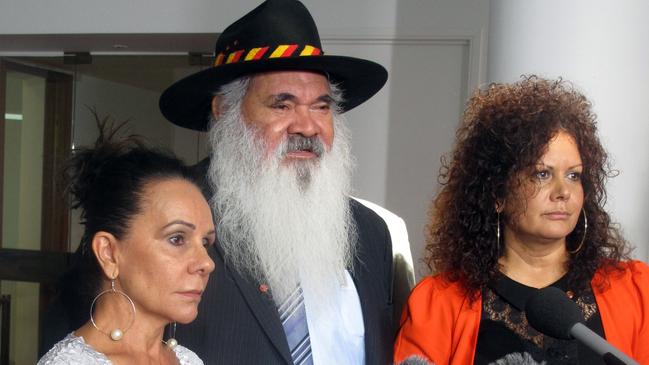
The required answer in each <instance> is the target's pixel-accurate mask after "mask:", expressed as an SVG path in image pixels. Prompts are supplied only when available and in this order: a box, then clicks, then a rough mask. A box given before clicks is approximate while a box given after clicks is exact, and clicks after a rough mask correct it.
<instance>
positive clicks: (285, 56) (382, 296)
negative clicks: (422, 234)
mask: <svg viewBox="0 0 649 365" xmlns="http://www.w3.org/2000/svg"><path fill="white" fill-rule="evenodd" d="M215 55H216V61H215V66H214V67H213V68H210V69H208V70H204V71H201V72H199V73H197V74H194V75H191V76H189V77H187V78H185V79H183V80H181V81H179V82H177V83H176V84H174V85H172V86H171V87H170V88H169V89H167V90H166V91H165V92H164V93H163V95H162V97H161V99H160V107H161V110H162V112H163V114H164V115H165V117H166V118H167V119H169V120H170V121H172V122H173V123H175V124H177V125H180V126H184V127H188V128H192V129H197V130H205V129H208V127H209V138H210V142H211V147H212V156H211V159H210V160H209V161H205V162H203V163H201V164H200V165H199V168H198V170H197V171H199V173H198V174H199V176H204V177H206V178H207V181H206V184H205V185H206V186H207V187H208V189H207V191H206V193H207V195H208V196H209V197H211V204H212V208H213V210H214V212H215V218H216V224H217V235H218V243H217V245H216V246H215V249H214V250H213V251H212V252H211V255H212V257H213V259H214V261H215V262H216V270H215V272H214V273H213V275H212V277H211V279H210V281H209V284H208V287H207V289H206V291H205V293H204V294H203V299H202V301H201V303H200V307H199V315H198V318H197V319H196V320H195V321H194V322H193V323H191V324H189V325H187V326H178V329H177V334H176V338H177V340H178V341H179V342H180V343H181V344H183V345H184V346H186V347H188V348H190V349H192V350H194V351H196V352H197V354H198V355H199V356H200V357H201V358H202V359H203V360H204V361H205V363H207V364H364V363H367V364H386V363H389V362H390V361H391V357H392V356H391V352H392V341H393V339H394V334H395V332H394V328H393V323H392V314H393V313H392V310H393V309H392V292H393V288H392V284H393V278H392V248H391V240H390V232H389V231H388V229H387V227H386V225H385V223H384V221H383V220H382V219H381V218H380V217H379V216H377V215H376V214H375V213H374V212H373V211H372V210H370V209H368V208H366V207H365V206H364V205H362V204H360V203H358V202H357V201H355V200H353V199H350V197H349V194H350V189H351V169H352V165H353V163H352V157H351V154H350V135H349V131H348V129H347V127H346V125H345V122H344V120H343V117H342V115H341V114H342V113H343V112H345V111H347V110H350V109H351V108H353V107H355V106H357V105H359V104H361V103H362V102H364V101H365V100H367V99H368V98H370V97H371V96H372V95H374V94H375V93H376V92H377V91H378V90H379V89H380V88H381V87H382V86H383V85H384V83H385V81H386V80H387V72H386V70H385V69H384V68H383V67H382V66H380V65H378V64H376V63H374V62H371V61H367V60H361V59H356V58H351V57H344V56H324V55H323V52H322V47H321V45H320V39H319V36H318V33H317V29H316V27H315V24H314V22H313V19H312V18H311V15H310V14H309V12H308V11H307V9H306V8H305V7H304V5H302V4H301V3H300V2H298V1H294V0H268V1H266V2H264V3H263V4H261V5H260V6H259V7H257V8H256V9H254V10H252V11H251V12H250V13H248V14H246V15H245V16H244V17H243V18H241V19H239V20H238V21H236V22H235V23H234V24H232V25H231V26H229V27H228V28H227V29H226V30H225V31H224V32H223V33H222V35H221V36H220V37H219V39H218V41H217V43H216V51H215ZM208 165H209V167H208Z"/></svg>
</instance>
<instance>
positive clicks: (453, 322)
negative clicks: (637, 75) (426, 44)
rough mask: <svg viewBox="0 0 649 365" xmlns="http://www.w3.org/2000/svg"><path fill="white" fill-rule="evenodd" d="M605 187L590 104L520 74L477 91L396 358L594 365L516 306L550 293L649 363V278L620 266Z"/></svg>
mask: <svg viewBox="0 0 649 365" xmlns="http://www.w3.org/2000/svg"><path fill="white" fill-rule="evenodd" d="M613 175H614V174H613V171H612V170H611V169H610V167H609V164H608V160H607V154H606V151H605V150H604V148H603V147H602V145H601V143H600V141H599V138H598V136H597V127H596V118H595V115H594V114H593V112H592V110H591V104H590V103H589V102H588V100H587V99H586V98H585V97H584V96H583V95H582V94H580V93H579V92H578V91H576V90H575V89H574V88H573V87H572V86H571V85H570V84H569V83H567V82H565V81H562V80H557V81H553V80H545V79H541V78H538V77H535V76H530V77H524V78H523V79H522V80H521V81H519V82H517V83H514V84H492V85H489V86H488V87H487V88H485V89H483V90H478V91H476V93H475V94H474V96H473V97H472V98H471V99H470V101H469V102H468V106H467V108H466V111H465V114H464V120H463V122H462V124H461V125H460V127H459V130H458V131H457V139H456V146H455V150H454V151H453V153H452V156H451V159H450V162H449V163H444V164H443V167H442V170H441V174H440V182H441V184H442V188H441V191H440V193H439V195H438V196H437V198H436V199H435V200H434V201H433V204H432V206H431V209H430V213H429V215H430V223H429V225H428V227H427V241H428V244H427V247H426V249H427V251H428V257H427V264H428V266H429V267H430V269H431V270H432V271H433V276H430V277H427V278H426V279H424V280H423V281H422V282H421V283H420V284H419V285H418V286H417V287H416V288H415V289H414V290H413V292H412V294H411V296H410V299H409V301H408V306H407V308H406V309H405V312H404V315H403V318H402V322H401V330H400V332H399V335H398V338H397V341H396V344H395V360H396V361H397V362H398V361H402V360H403V359H404V358H407V357H409V356H412V355H419V356H425V357H427V358H428V359H429V360H431V361H434V362H435V363H437V364H489V363H498V364H501V363H514V362H516V361H519V362H524V363H532V364H533V363H536V362H538V363H541V362H544V361H545V362H546V363H551V364H564V363H565V364H568V363H570V364H597V363H601V364H603V361H602V360H601V358H600V357H599V356H598V355H597V354H595V353H594V352H592V351H591V350H589V349H587V348H586V347H584V346H582V345H581V344H578V343H577V342H576V341H575V340H561V339H556V338H552V337H550V336H548V335H545V334H542V333H540V332H538V331H536V330H535V329H534V328H532V327H531V326H530V325H529V323H528V322H527V318H526V317H525V312H524V308H525V303H526V302H527V299H528V298H529V297H530V296H531V295H533V294H534V293H535V292H537V289H539V288H544V287H548V286H554V287H557V288H559V289H561V290H563V291H564V292H565V293H566V295H567V297H568V298H570V299H571V300H573V301H574V302H575V303H576V304H577V306H578V307H579V308H580V309H581V311H582V314H583V316H584V319H585V323H586V325H587V326H588V327H589V328H590V329H592V330H593V331H595V332H596V333H598V334H599V335H601V336H602V337H605V338H606V339H607V340H608V341H609V342H611V343H612V344H613V345H614V346H616V347H617V348H619V349H620V350H622V351H623V352H625V353H626V354H627V355H629V356H631V357H633V358H635V359H637V360H638V361H639V362H640V363H649V267H648V266H647V265H646V264H644V263H642V262H639V261H628V253H629V248H628V245H627V243H626V242H625V240H624V239H623V238H622V236H621V234H620V231H619V230H618V229H617V228H616V226H615V225H614V224H613V223H612V222H611V218H610V216H609V214H608V213H607V212H606V211H605V210H604V204H605V201H606V191H605V188H604V184H605V182H606V180H607V178H609V177H611V176H613Z"/></svg>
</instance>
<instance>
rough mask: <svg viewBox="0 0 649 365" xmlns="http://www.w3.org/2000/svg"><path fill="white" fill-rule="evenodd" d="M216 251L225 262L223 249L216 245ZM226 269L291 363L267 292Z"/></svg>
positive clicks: (271, 338)
mask: <svg viewBox="0 0 649 365" xmlns="http://www.w3.org/2000/svg"><path fill="white" fill-rule="evenodd" d="M217 252H218V253H219V255H221V257H222V258H224V262H225V257H224V255H223V251H222V249H221V248H220V247H218V246H217ZM226 266H227V264H226ZM226 270H227V272H228V273H229V274H230V275H231V277H232V279H233V280H234V282H235V283H236V285H237V287H238V288H239V291H240V292H241V295H242V296H243V298H244V299H245V300H246V302H247V303H248V306H249V307H250V310H251V311H252V313H253V314H254V316H255V318H256V319H257V322H259V325H260V326H261V328H262V329H263V330H264V332H265V333H266V336H268V338H269V339H270V341H271V342H272V343H273V345H275V347H276V348H277V351H279V353H280V354H281V355H282V357H283V358H284V360H286V362H287V363H288V364H292V363H293V360H292V359H291V352H290V350H289V348H288V342H287V341H286V335H285V334H284V327H282V323H281V322H280V320H279V314H278V313H277V308H276V307H275V303H274V302H273V300H272V299H271V298H270V295H269V294H268V292H264V291H262V290H261V288H260V286H259V285H257V284H255V282H254V281H253V280H250V279H248V278H247V277H245V276H244V275H241V274H240V273H239V272H237V271H236V270H234V269H233V268H230V267H226Z"/></svg>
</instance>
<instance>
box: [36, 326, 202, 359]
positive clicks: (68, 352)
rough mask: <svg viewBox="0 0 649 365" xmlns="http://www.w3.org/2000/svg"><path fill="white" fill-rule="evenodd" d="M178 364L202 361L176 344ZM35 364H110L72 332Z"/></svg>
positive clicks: (102, 355)
mask: <svg viewBox="0 0 649 365" xmlns="http://www.w3.org/2000/svg"><path fill="white" fill-rule="evenodd" d="M174 352H175V353H176V357H177V358H178V361H179V362H180V365H203V361H202V360H201V359H199V358H198V356H196V354H195V353H193V352H192V351H191V350H189V349H187V348H185V347H183V346H180V345H178V346H176V347H175V348H174ZM37 365H112V363H111V362H110V360H108V358H107V357H106V355H104V354H102V353H101V352H98V351H97V350H95V349H93V348H92V347H90V346H89V345H88V344H86V342H85V341H84V340H83V337H77V336H75V335H74V334H73V333H70V334H69V335H67V336H66V337H65V338H64V339H63V340H61V341H59V342H58V343H57V344H56V345H54V347H52V348H51V349H50V351H48V352H47V354H45V356H43V357H42V358H41V359H40V360H38V364H37Z"/></svg>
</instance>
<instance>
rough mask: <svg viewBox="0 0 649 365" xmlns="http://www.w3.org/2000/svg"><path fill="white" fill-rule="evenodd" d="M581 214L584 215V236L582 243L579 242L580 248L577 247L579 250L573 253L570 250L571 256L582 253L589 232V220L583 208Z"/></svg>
mask: <svg viewBox="0 0 649 365" xmlns="http://www.w3.org/2000/svg"><path fill="white" fill-rule="evenodd" d="M581 212H582V213H584V234H583V235H582V236H581V242H579V246H577V248H576V249H574V250H572V251H570V250H568V252H569V253H570V254H571V255H574V254H576V253H577V252H579V251H581V248H582V247H584V242H585V241H586V232H587V231H588V218H586V210H585V209H584V208H581Z"/></svg>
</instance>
